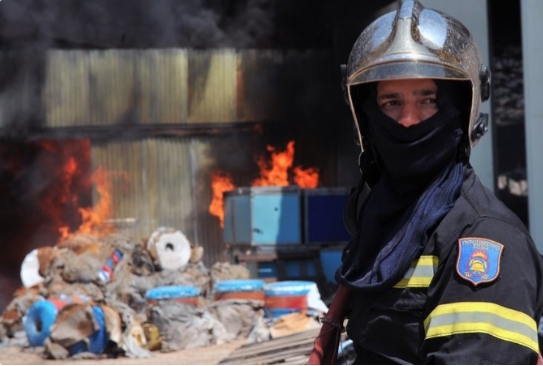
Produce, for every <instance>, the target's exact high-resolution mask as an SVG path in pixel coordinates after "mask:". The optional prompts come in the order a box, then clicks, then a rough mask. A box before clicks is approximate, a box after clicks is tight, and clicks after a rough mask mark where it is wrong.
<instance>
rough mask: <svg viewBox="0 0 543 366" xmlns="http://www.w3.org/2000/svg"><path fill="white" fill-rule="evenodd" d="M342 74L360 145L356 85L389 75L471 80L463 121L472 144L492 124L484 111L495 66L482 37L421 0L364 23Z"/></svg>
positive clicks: (358, 106)
mask: <svg viewBox="0 0 543 366" xmlns="http://www.w3.org/2000/svg"><path fill="white" fill-rule="evenodd" d="M343 77H344V79H343V83H344V91H345V94H346V95H345V96H346V98H347V101H348V103H349V105H350V108H351V111H352V113H353V117H354V119H355V125H356V127H357V132H358V139H359V142H360V143H361V146H363V133H362V131H361V128H360V122H361V121H360V119H361V118H363V117H362V115H361V113H362V112H361V109H362V108H361V107H362V104H363V100H361V99H360V96H356V95H355V94H356V93H357V91H356V89H357V88H358V89H360V87H362V88H363V86H364V85H369V84H368V83H372V82H377V81H379V80H385V79H388V80H392V79H417V78H432V79H443V80H457V81H462V82H463V83H464V84H465V85H467V86H468V87H467V88H466V93H465V94H470V93H471V95H467V96H466V106H465V109H466V113H465V114H466V116H465V118H464V119H465V124H464V126H463V128H464V130H465V131H466V133H467V134H468V138H469V143H470V145H471V147H473V146H475V144H476V143H477V141H478V140H479V138H480V137H481V136H482V135H483V134H484V133H485V132H486V130H487V129H488V116H487V115H485V114H482V113H480V111H481V103H482V102H484V101H486V100H487V99H488V97H489V94H490V71H489V69H488V68H487V67H486V66H485V65H484V64H483V63H482V60H481V53H480V51H479V48H478V45H477V43H476V42H475V40H474V38H473V36H472V35H471V33H470V32H469V30H468V29H467V28H466V27H465V26H464V25H463V24H462V23H460V22H459V21H458V20H456V19H454V18H452V17H451V16H449V15H447V14H444V13H442V12H440V11H437V10H434V9H429V8H425V7H424V6H423V5H422V4H421V3H420V2H419V1H417V0H408V1H403V2H402V4H401V5H400V7H399V9H398V10H396V11H392V12H389V13H386V14H384V15H382V16H381V17H379V18H377V19H376V20H374V21H373V22H372V23H371V24H370V25H369V26H368V27H366V28H365V29H364V31H363V32H362V33H361V34H360V36H359V37H358V39H357V41H356V42H355V44H354V46H353V48H352V51H351V54H350V56H349V60H348V64H347V65H346V67H344V76H343ZM362 95H364V94H363V93H362ZM357 98H358V99H357ZM363 98H364V97H363V96H362V99H363ZM470 101H471V102H470Z"/></svg>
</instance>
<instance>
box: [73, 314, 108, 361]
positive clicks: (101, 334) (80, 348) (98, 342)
mask: <svg viewBox="0 0 543 366" xmlns="http://www.w3.org/2000/svg"><path fill="white" fill-rule="evenodd" d="M92 311H93V313H94V316H95V318H96V321H97V322H98V326H99V329H98V330H96V331H95V332H94V333H92V334H91V336H90V337H89V342H88V345H87V342H86V341H85V340H81V341H79V342H77V343H75V344H73V345H71V346H70V347H68V351H69V352H70V355H75V354H77V353H82V352H91V353H94V354H97V355H99V354H102V353H103V352H104V350H105V349H106V346H107V344H108V342H109V338H108V336H107V332H106V323H105V319H104V310H103V309H102V308H101V307H100V306H98V305H95V306H93V307H92Z"/></svg>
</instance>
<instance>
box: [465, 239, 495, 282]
mask: <svg viewBox="0 0 543 366" xmlns="http://www.w3.org/2000/svg"><path fill="white" fill-rule="evenodd" d="M502 251H503V244H500V243H497V242H495V241H492V240H489V239H483V238H460V239H458V261H457V262H456V272H457V273H458V275H459V276H460V277H462V278H463V279H465V280H467V281H469V282H471V283H473V285H475V286H477V285H478V284H481V283H485V282H491V281H494V280H495V279H496V278H497V277H498V275H499V274H500V259H501V256H502Z"/></svg>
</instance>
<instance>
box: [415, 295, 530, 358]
mask: <svg viewBox="0 0 543 366" xmlns="http://www.w3.org/2000/svg"><path fill="white" fill-rule="evenodd" d="M424 328H425V329H426V339H430V338H436V337H446V336H451V335H454V334H463V333H486V334H489V335H491V336H493V337H496V338H499V339H501V340H504V341H507V342H513V343H517V344H519V345H521V346H524V347H528V348H530V349H531V350H533V351H534V352H539V345H538V341H537V323H536V321H535V320H534V319H532V318H531V317H530V316H528V315H527V314H525V313H522V312H520V311H517V310H513V309H509V308H506V307H503V306H500V305H497V304H493V303H489V302H459V303H452V304H444V305H439V306H438V307H436V308H435V309H434V311H432V312H431V313H430V315H429V316H428V317H427V318H426V320H424Z"/></svg>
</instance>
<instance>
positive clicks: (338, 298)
mask: <svg viewBox="0 0 543 366" xmlns="http://www.w3.org/2000/svg"><path fill="white" fill-rule="evenodd" d="M350 293H351V290H350V289H348V288H347V287H344V286H341V285H340V286H339V288H338V290H337V291H336V294H335V296H334V299H333V300H332V303H331V304H330V307H329V308H328V313H327V314H326V316H325V317H324V318H323V319H322V327H321V330H320V332H319V335H318V336H317V338H316V339H315V343H314V345H313V350H312V351H311V354H310V356H309V361H308V362H307V364H308V365H334V364H336V363H337V352H338V347H339V342H340V338H341V333H342V331H343V320H344V319H345V315H346V313H347V308H348V303H349V296H350Z"/></svg>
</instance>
